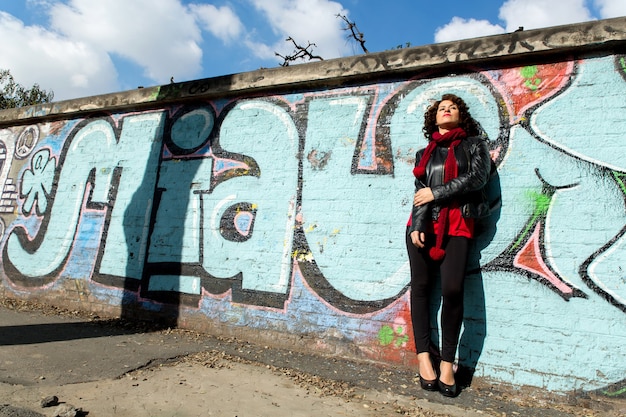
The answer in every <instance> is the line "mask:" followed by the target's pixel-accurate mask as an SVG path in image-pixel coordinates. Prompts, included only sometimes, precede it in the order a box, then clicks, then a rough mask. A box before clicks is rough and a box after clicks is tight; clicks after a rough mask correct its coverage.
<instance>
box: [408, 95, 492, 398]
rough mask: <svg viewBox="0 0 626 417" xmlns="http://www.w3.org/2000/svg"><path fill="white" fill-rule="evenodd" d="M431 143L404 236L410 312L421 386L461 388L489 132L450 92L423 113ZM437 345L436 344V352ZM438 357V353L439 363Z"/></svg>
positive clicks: (420, 164)
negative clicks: (458, 375) (434, 304)
mask: <svg viewBox="0 0 626 417" xmlns="http://www.w3.org/2000/svg"><path fill="white" fill-rule="evenodd" d="M423 132H424V135H425V136H426V139H427V140H428V145H427V146H426V148H425V149H423V150H421V151H419V152H418V153H417V155H416V159H415V168H414V169H413V173H414V175H415V187H416V191H415V194H414V197H413V210H412V213H411V218H410V219H409V224H408V227H407V234H406V242H407V249H408V254H409V262H410V266H411V320H412V323H413V333H414V338H415V347H416V350H417V357H418V363H419V365H418V366H419V379H420V385H421V387H422V388H423V389H426V390H429V391H437V390H439V391H440V392H441V393H442V394H443V395H445V396H448V397H454V396H456V395H457V394H458V390H457V385H456V381H455V375H454V361H455V357H456V351H457V346H458V341H459V336H460V331H461V324H462V321H463V283H464V280H465V269H466V262H467V256H468V246H469V242H470V239H472V238H473V236H474V220H475V218H476V217H482V216H483V215H485V210H486V209H487V207H488V206H487V205H486V204H485V203H484V202H483V201H482V200H481V197H480V195H481V192H480V190H481V189H482V188H483V187H484V186H485V184H486V183H487V181H488V179H489V173H490V166H491V160H490V157H489V148H488V146H487V140H486V138H484V137H481V135H480V127H479V125H478V123H477V122H476V121H475V120H474V119H473V118H472V117H471V115H470V113H469V108H468V106H467V105H466V104H465V102H464V101H463V100H462V99H461V98H460V97H458V96H456V95H453V94H445V95H443V96H442V98H441V100H439V101H436V102H435V103H434V104H433V105H432V106H430V107H429V108H428V110H427V111H426V113H425V114H424V128H423ZM437 277H439V278H440V279H441V295H442V298H443V303H442V307H441V349H440V351H439V352H436V351H433V349H434V348H433V347H434V346H437V344H435V343H433V342H432V341H431V328H430V312H431V306H430V300H431V297H430V292H431V289H432V284H433V281H434V280H435V279H436V278H437ZM431 351H433V353H434V352H436V353H435V354H434V355H433V356H431ZM434 359H440V361H438V362H439V367H438V369H436V368H435V367H434V366H433V364H434V363H436V362H435V361H434Z"/></svg>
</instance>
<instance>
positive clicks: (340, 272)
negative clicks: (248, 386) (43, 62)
mask: <svg viewBox="0 0 626 417" xmlns="http://www.w3.org/2000/svg"><path fill="white" fill-rule="evenodd" d="M625 46H626V19H625V18H618V19H612V20H607V21H599V22H591V23H586V24H580V25H571V26H564V27H557V28H549V29H543V30H536V31H527V32H521V33H515V34H509V35H503V36H495V37H488V38H481V39H474V40H467V41H461V42H452V43H449V44H440V45H430V46H425V47H418V48H410V49H404V50H397V51H388V52H383V53H378V54H370V55H362V56H357V57H350V58H345V59H339V60H332V61H324V62H321V63H313V64H307V65H300V66H295V67H288V68H280V69H278V68H277V69H269V70H267V69H266V70H259V71H255V72H253V73H244V74H236V75H233V76H226V77H220V78H215V79H208V80H196V81H192V82H188V83H180V84H173V85H168V86H162V87H154V88H148V89H142V90H136V91H128V92H121V93H113V94H110V95H104V96H98V97H90V98H82V99H76V100H70V101H67V102H60V103H54V104H49V105H42V106H35V107H31V108H27V109H14V110H8V111H4V112H0V124H1V126H0V150H1V151H2V152H1V154H0V157H1V165H0V181H1V183H2V184H3V192H2V198H1V201H0V210H1V213H0V226H1V228H0V236H2V240H1V241H0V250H1V251H2V268H1V272H0V274H1V278H2V287H1V291H2V294H3V296H4V297H13V298H22V299H36V300H39V301H43V302H47V303H50V304H54V305H60V306H64V307H70V308H72V309H81V310H87V311H94V312H97V313H99V314H101V315H104V316H122V317H126V318H146V317H151V316H154V317H156V316H159V317H160V318H165V319H169V320H173V321H176V322H177V323H178V324H179V325H180V326H183V327H187V328H192V329H197V330H201V331H207V332H211V333H216V334H222V335H235V336H237V337H241V338H245V339H249V340H251V341H257V342H258V341H261V342H263V343H266V344H270V345H272V346H276V347H289V348H291V349H301V350H305V351H309V352H311V351H313V352H319V353H324V354H334V355H341V356H348V357H352V358H358V359H368V360H378V361H382V362H386V363H392V364H396V365H402V366H414V365H415V354H414V353H413V349H414V345H413V341H412V337H411V324H410V315H409V304H408V299H409V298H408V286H409V273H408V264H407V257H406V250H405V246H404V245H405V244H404V228H405V224H406V221H407V219H408V215H409V212H410V203H411V196H412V191H413V179H412V167H413V164H414V155H415V152H416V151H417V150H418V149H420V148H421V147H423V146H425V139H424V138H423V135H422V134H421V127H422V121H423V113H424V110H425V108H426V106H428V104H429V103H430V101H431V100H433V99H437V98H438V97H440V96H441V94H442V93H444V92H452V93H456V94H458V95H460V96H462V97H463V98H464V99H465V100H466V102H467V103H468V104H469V106H470V111H471V113H472V115H473V116H474V117H475V118H476V119H477V120H478V121H479V122H480V123H481V125H482V127H483V129H484V131H485V133H486V135H487V136H488V137H489V139H490V144H491V149H492V157H493V159H494V161H495V162H496V164H497V166H498V171H497V174H496V175H494V178H493V180H492V183H491V188H490V190H491V192H492V196H493V198H494V199H495V198H498V197H499V198H501V205H499V206H497V208H496V209H495V210H494V212H493V214H492V216H491V217H489V218H488V219H485V220H484V222H483V223H482V224H481V225H480V228H479V230H480V233H479V236H478V238H477V239H476V242H475V245H474V248H473V251H472V259H471V265H470V271H469V275H468V279H467V284H466V314H465V320H464V330H463V335H462V338H461V346H460V347H459V362H460V363H461V364H462V365H464V366H467V367H470V368H472V369H475V377H478V378H483V379H484V380H486V381H490V382H501V383H506V384H510V385H514V386H532V387H540V388H543V389H547V390H549V391H554V392H572V391H597V390H599V391H601V392H605V393H614V392H619V390H620V389H622V388H623V387H624V384H625V381H624V375H625V371H626V357H625V355H624V348H623V346H624V345H625V344H626V326H625V324H626V320H625V319H626V282H625V280H624V271H623V269H624V268H626V263H625V261H624V259H626V245H625V244H624V231H625V230H626V228H625V226H626V210H625V205H626V198H625V196H626V186H625V185H624V180H625V178H626V163H625V162H624V161H626V147H625V146H624V144H626V142H625V139H624V132H625V131H626V118H624V112H625V110H626V101H625V100H624V97H625V96H626V63H625V58H626V53H625V52H624V51H625ZM607 395H608V394H607Z"/></svg>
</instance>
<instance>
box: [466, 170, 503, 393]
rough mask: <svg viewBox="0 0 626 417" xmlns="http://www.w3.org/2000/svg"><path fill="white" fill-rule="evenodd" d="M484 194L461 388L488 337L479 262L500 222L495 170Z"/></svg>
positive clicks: (472, 260) (470, 279)
mask: <svg viewBox="0 0 626 417" xmlns="http://www.w3.org/2000/svg"><path fill="white" fill-rule="evenodd" d="M485 190H486V192H487V199H488V201H489V202H490V208H491V214H490V215H489V216H488V217H485V218H483V219H478V220H477V222H476V229H475V230H476V238H475V239H474V240H473V244H472V246H471V247H470V253H469V257H468V275H467V278H466V280H465V313H464V317H463V333H462V334H461V339H460V341H459V352H458V354H459V370H458V372H457V375H458V381H459V383H460V384H461V385H462V386H469V385H470V384H471V382H472V379H473V377H474V372H475V371H476V365H477V363H478V360H479V358H480V355H481V354H482V351H483V346H484V344H485V337H486V336H487V317H486V312H485V289H484V286H483V275H482V270H481V266H480V265H481V262H480V259H481V252H482V250H483V249H485V248H486V247H488V246H489V245H490V244H491V241H492V240H493V238H494V236H495V234H496V230H497V223H498V220H499V219H500V211H501V206H500V202H501V195H502V190H501V187H500V177H499V175H498V171H497V170H496V169H493V170H492V174H491V178H490V180H489V182H488V183H487V186H486V188H485Z"/></svg>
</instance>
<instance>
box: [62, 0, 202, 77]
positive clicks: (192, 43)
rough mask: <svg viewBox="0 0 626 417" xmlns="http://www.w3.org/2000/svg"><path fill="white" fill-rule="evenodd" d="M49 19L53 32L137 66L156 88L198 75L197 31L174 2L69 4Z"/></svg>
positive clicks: (79, 0)
mask: <svg viewBox="0 0 626 417" xmlns="http://www.w3.org/2000/svg"><path fill="white" fill-rule="evenodd" d="M50 16H51V23H52V28H53V29H54V30H56V31H58V32H60V33H62V34H64V35H65V36H67V37H68V38H70V39H80V40H82V41H84V42H85V43H87V44H89V45H91V46H92V47H94V48H98V49H102V50H104V51H107V52H108V53H111V54H117V55H119V56H121V57H124V58H126V59H128V60H130V61H132V62H134V63H136V64H138V65H140V66H141V67H143V69H144V74H145V76H146V77H148V78H150V79H152V80H154V81H155V82H156V83H166V82H168V81H169V79H170V77H171V76H174V77H175V78H176V79H179V78H182V79H185V78H189V77H194V76H197V75H198V74H199V73H200V70H201V65H200V62H201V58H202V50H201V48H200V46H199V43H200V42H201V40H202V38H201V31H200V29H199V28H198V26H197V24H196V21H195V16H194V15H193V14H192V13H191V11H190V10H189V9H187V8H186V7H184V6H183V5H182V4H181V3H180V2H179V1H178V0H133V1H128V0H108V1H106V2H104V1H92V0H70V1H69V2H68V4H67V5H66V4H63V3H56V4H54V5H53V6H52V7H51V10H50Z"/></svg>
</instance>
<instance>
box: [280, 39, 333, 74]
mask: <svg viewBox="0 0 626 417" xmlns="http://www.w3.org/2000/svg"><path fill="white" fill-rule="evenodd" d="M285 40H286V41H291V42H292V43H293V46H294V48H295V50H294V53H293V55H285V56H283V55H281V54H279V53H278V52H274V53H275V54H276V56H279V57H281V58H282V59H283V63H282V64H280V65H281V67H288V66H289V63H290V62H294V61H297V60H299V59H301V60H303V61H311V60H314V59H318V60H320V61H323V60H324V58H322V57H321V56H319V55H313V52H312V49H311V48H313V47H317V45H315V44H314V43H311V42H309V43H308V45H307V46H305V47H304V46H300V45H298V44H297V43H296V41H295V40H294V39H293V38H292V37H291V36H290V37H288V38H287V39H285Z"/></svg>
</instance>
